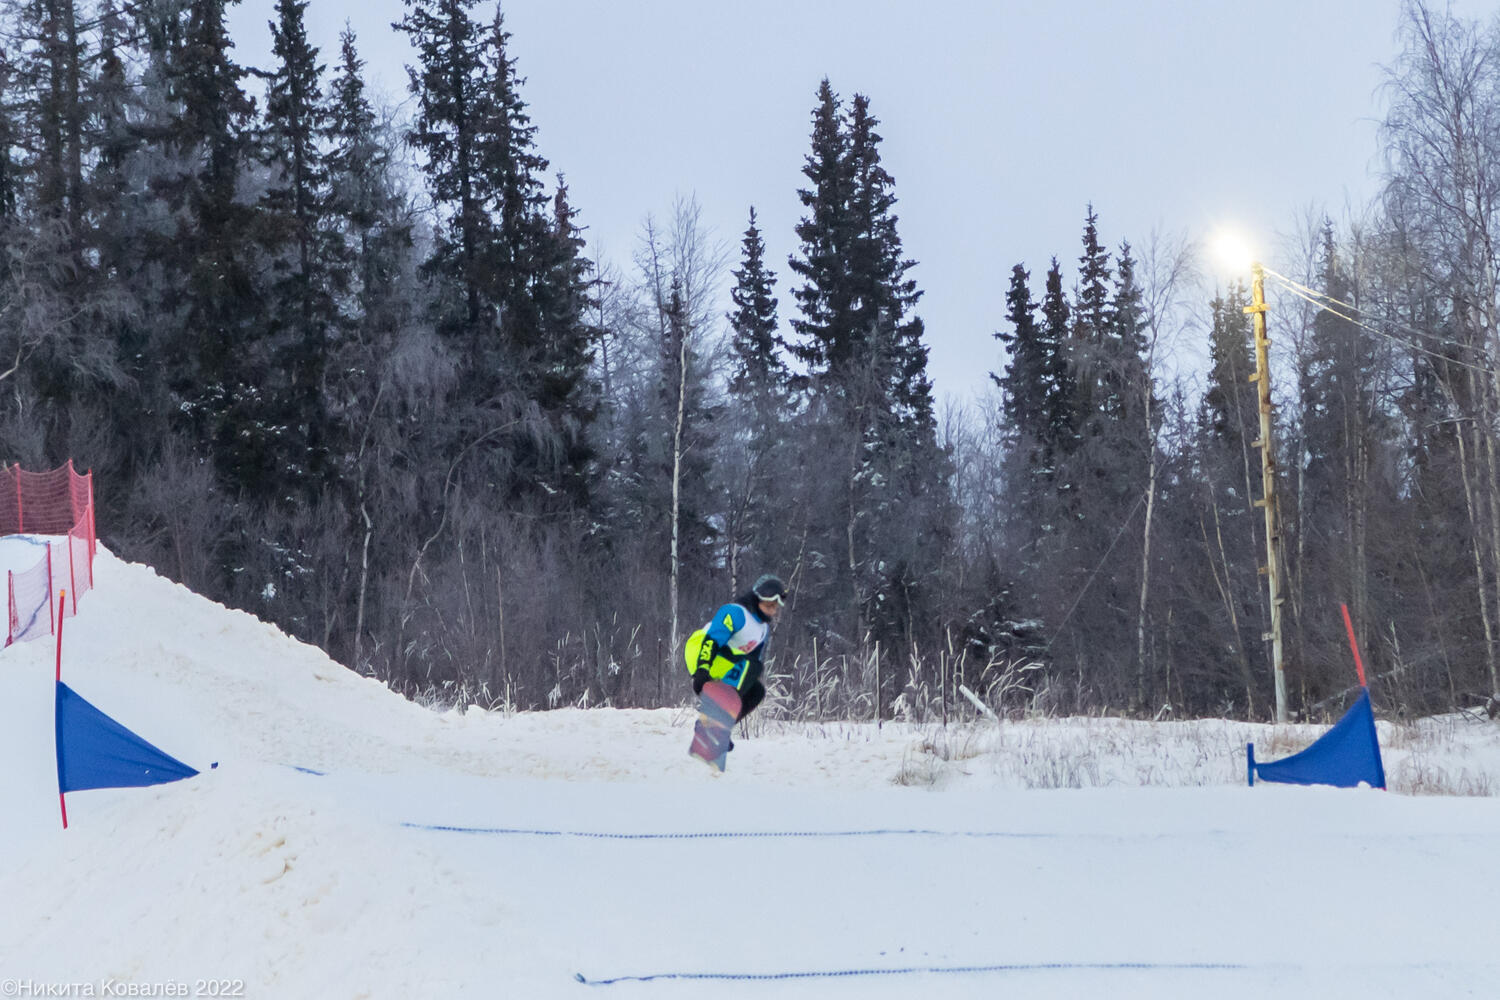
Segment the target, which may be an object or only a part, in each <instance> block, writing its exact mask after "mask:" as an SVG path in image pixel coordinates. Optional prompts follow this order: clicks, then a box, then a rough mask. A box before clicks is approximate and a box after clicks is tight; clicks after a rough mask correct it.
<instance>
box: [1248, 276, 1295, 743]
mask: <svg viewBox="0 0 1500 1000" xmlns="http://www.w3.org/2000/svg"><path fill="white" fill-rule="evenodd" d="M1266 310H1267V306H1266V269H1265V268H1264V267H1262V266H1261V265H1260V264H1258V263H1257V264H1252V265H1251V278H1250V305H1248V306H1246V307H1245V312H1247V313H1250V314H1251V315H1252V317H1253V318H1254V325H1255V374H1253V375H1251V376H1250V381H1252V382H1255V383H1256V384H1257V388H1258V390H1259V393H1258V395H1259V397H1260V406H1259V407H1258V409H1259V410H1260V439H1259V440H1257V441H1256V442H1255V447H1257V448H1259V449H1260V483H1261V498H1260V499H1259V500H1257V501H1255V506H1257V507H1262V508H1264V509H1265V512H1266V564H1265V565H1264V566H1262V567H1261V568H1260V571H1261V573H1263V574H1264V575H1265V577H1266V587H1267V589H1268V590H1269V591H1270V596H1271V631H1270V632H1267V633H1266V634H1265V635H1264V636H1262V638H1264V639H1269V640H1270V641H1271V665H1272V669H1273V670H1274V671H1275V679H1276V721H1277V722H1278V723H1285V722H1286V672H1285V671H1284V670H1283V669H1282V666H1283V661H1282V647H1281V605H1282V602H1283V601H1284V600H1285V598H1283V597H1282V596H1281V558H1280V547H1281V536H1280V534H1279V530H1278V527H1277V526H1278V524H1279V521H1278V519H1277V516H1276V448H1275V446H1274V445H1273V444H1272V437H1271V366H1270V360H1269V354H1270V350H1269V348H1270V345H1271V340H1270V338H1269V337H1267V336H1266Z"/></svg>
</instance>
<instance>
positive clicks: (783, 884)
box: [0, 539, 1500, 1000]
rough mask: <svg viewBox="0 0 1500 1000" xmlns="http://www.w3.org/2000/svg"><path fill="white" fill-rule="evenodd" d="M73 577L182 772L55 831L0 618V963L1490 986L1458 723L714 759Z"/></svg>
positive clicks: (1117, 983)
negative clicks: (445, 699)
mask: <svg viewBox="0 0 1500 1000" xmlns="http://www.w3.org/2000/svg"><path fill="white" fill-rule="evenodd" d="M27 548H28V546H26V544H25V543H24V542H21V541H17V540H14V539H11V540H5V541H3V542H0V568H3V567H4V566H6V565H7V560H9V561H10V562H9V564H10V565H24V564H25V562H26V561H27V558H26V557H27V552H26V551H25V550H26V549H27ZM95 576H96V587H95V589H94V590H93V591H92V592H90V593H88V594H87V595H85V597H84V599H83V602H82V604H81V605H80V608H79V613H78V616H77V617H76V618H73V619H70V620H69V621H68V622H67V625H66V634H65V637H64V638H65V641H64V646H63V676H64V679H65V680H67V681H68V682H69V684H70V685H71V686H72V687H74V688H75V689H76V690H77V691H78V692H79V693H80V694H82V695H83V696H84V697H86V698H88V699H89V700H90V701H92V702H93V703H94V704H96V705H97V706H99V707H100V708H101V709H103V710H104V711H106V712H108V713H110V714H111V715H113V716H114V717H115V718H117V719H119V720H120V721H121V722H123V723H124V724H126V725H127V726H129V727H131V728H132V729H134V730H135V731H136V732H137V733H139V734H141V735H142V736H144V737H145V738H146V739H148V740H150V741H152V742H153V743H155V744H156V745H157V746H159V747H160V748H161V749H163V750H165V751H166V752H168V753H170V754H172V755H174V756H176V757H178V758H179V759H181V760H183V761H185V762H187V763H189V764H191V765H193V766H195V767H197V768H199V769H200V770H202V771H203V773H202V774H201V775H200V776H198V777H197V778H193V779H189V780H187V781H182V782H177V783H174V784H169V785H162V786H157V787H154V788H145V789H120V790H102V791H91V792H80V793H75V794H72V795H70V796H69V797H68V812H69V820H70V823H71V826H70V829H68V830H67V831H66V832H65V831H63V830H62V829H61V824H60V821H59V816H58V802H57V794H56V774H55V771H54V758H53V733H52V697H53V696H52V680H53V669H54V668H53V657H54V653H55V649H54V646H53V644H52V642H51V641H50V640H39V641H36V642H31V643H25V644H20V645H17V646H13V647H11V648H9V649H6V650H4V651H3V652H0V762H3V763H0V1000H3V998H5V997H15V996H59V995H72V996H84V995H110V992H109V991H111V990H113V991H114V992H115V995H129V994H130V993H131V992H132V991H133V993H134V995H141V994H142V993H144V992H147V991H152V990H154V991H156V993H157V995H187V996H243V997H249V998H283V997H285V998H302V997H306V998H361V997H370V998H387V997H390V998H398V997H399V998H408V997H416V998H425V997H452V996H473V997H504V998H523V1000H525V998H550V997H564V998H568V997H572V998H583V997H587V996H601V997H610V996H614V997H619V998H637V997H684V998H689V997H691V998H698V997H705V996H712V997H714V998H715V1000H719V998H737V997H756V998H762V997H778V998H781V997H851V998H853V997H859V998H862V1000H863V998H875V1000H880V998H887V997H914V996H922V997H929V996H936V997H985V998H992V997H995V996H1007V997H1057V998H1064V997H1066V998H1074V997H1099V996H1108V997H1110V998H1111V1000H1128V998H1148V997H1149V998H1163V997H1184V998H1188V997H1192V998H1199V997H1214V998H1216V1000H1228V998H1240V997H1244V998H1249V997H1255V998H1262V997H1267V996H1275V997H1278V998H1283V1000H1284V998H1290V997H1319V998H1328V997H1361V998H1368V997H1393V998H1394V997H1401V998H1425V997H1434V998H1436V997H1443V998H1446V997H1462V996H1476V997H1493V996H1496V995H1500V949H1497V947H1496V943H1495V942H1496V930H1497V918H1496V916H1495V913H1496V900H1495V896H1494V890H1493V888H1492V886H1491V884H1490V883H1491V881H1492V880H1491V877H1490V873H1491V872H1492V870H1493V868H1494V864H1495V858H1496V857H1497V856H1500V725H1496V724H1495V723H1492V722H1489V721H1487V720H1480V719H1475V718H1469V717H1465V716H1454V717H1449V718H1444V719H1440V720H1428V721H1424V722H1423V723H1421V724H1418V725H1411V726H1402V727H1393V726H1391V725H1389V724H1387V723H1381V725H1380V734H1381V742H1382V746H1383V747H1384V749H1385V762H1386V768H1387V772H1388V774H1389V775H1390V778H1391V782H1392V787H1393V791H1392V792H1390V793H1385V792H1378V791H1370V790H1335V789H1326V788H1324V789H1308V788H1295V787H1282V786H1270V785H1258V786H1257V787H1255V788H1253V789H1251V788H1247V787H1245V777H1244V766H1245V765H1244V743H1245V742H1246V740H1250V739H1253V740H1254V741H1255V742H1256V744H1257V752H1258V754H1260V755H1261V756H1262V757H1265V758H1271V757H1275V756H1280V755H1281V754H1283V753H1285V752H1289V751H1290V750H1293V749H1296V748H1298V747H1300V746H1302V745H1305V743H1306V742H1308V741H1309V740H1310V739H1311V738H1312V736H1313V735H1315V733H1316V732H1317V731H1318V730H1316V729H1311V728H1305V729H1304V728H1298V727H1286V728H1282V729H1279V730H1276V729H1272V728H1271V727H1264V726H1252V725H1246V724H1239V723H1230V722H1204V723H1162V724H1149V723H1130V722H1123V721H1118V720H1103V719H1092V720H1051V721H1045V720H1043V721H1037V722H1026V723H1006V724H1004V725H1002V726H997V725H995V724H994V723H983V724H980V723H965V724H961V725H960V724H954V725H950V726H949V727H948V728H947V729H943V728H941V727H937V726H921V727H913V726H904V725H892V724H887V725H885V726H884V727H882V728H880V729H878V730H877V729H876V728H875V727H874V726H873V725H868V724H853V723H828V724H822V725H793V724H789V723H778V722H775V721H765V720H762V721H758V722H757V723H756V724H755V725H753V726H752V727H751V730H750V732H749V733H748V734H745V735H742V736H740V737H739V738H737V741H736V742H737V748H736V750H735V751H734V753H733V754H732V755H731V757H730V762H729V771H728V772H727V773H726V774H725V775H723V776H722V777H715V776H713V775H712V774H711V773H710V772H709V771H708V769H707V768H705V767H703V765H701V764H699V763H698V762H696V761H694V760H692V759H690V758H689V757H688V756H687V752H686V751H687V745H688V741H689V732H690V727H691V716H690V714H689V712H688V711H687V709H686V708H685V707H684V708H679V709H661V710H654V711H637V710H610V709H594V710H577V709H566V710H559V711H555V712H547V713H537V714H518V715H504V714H490V713H484V712H479V711H472V710H471V711H469V712H466V713H463V714H460V713H457V712H434V711H431V710H428V709H426V708H422V707H420V706H417V705H413V704H411V703H409V702H407V701H405V700H403V699H401V698H400V697H398V696H396V695H394V694H392V693H390V692H389V691H387V690H386V689H385V688H384V687H382V686H381V685H380V684H378V683H376V682H374V681H371V680H368V679H364V678H360V677H358V676H356V675H354V674H352V673H350V672H349V671H347V670H345V669H343V668H342V667H340V666H338V665H336V664H334V663H332V662H331V661H329V660H328V659H327V658H326V657H325V656H323V655H322V654H321V653H320V652H318V651H317V650H315V649H312V648H310V647H307V646H304V645H300V644H298V643H296V642H294V641H292V640H291V639H288V638H287V637H285V636H284V635H282V634H281V633H279V632H278V631H277V630H276V629H274V628H272V627H270V626H268V625H265V624H264V623H261V622H259V621H257V620H255V619H254V618H252V617H250V616H248V615H245V614H242V613H239V612H235V611H230V610H226V609H225V608H223V607H221V606H219V605H216V604H213V603H211V602H209V601H206V600H204V599H203V598H201V597H198V596H196V595H194V594H192V593H191V592H189V591H188V590H186V589H184V588H182V587H179V586H177V585H175V584H172V583H170V582H168V581H166V580H165V579H163V578H161V577H159V576H157V575H156V574H155V573H154V572H153V571H152V570H151V569H149V568H147V567H143V566H138V565H131V564H127V563H124V562H122V561H120V560H118V559H116V558H115V557H113V556H112V555H110V554H109V553H108V552H107V551H105V550H103V549H102V548H101V550H100V553H99V559H98V563H97V566H96V574H95ZM214 762H217V763H218V765H219V766H218V767H217V768H216V769H210V767H209V765H210V764H212V763H214ZM315 772H316V773H315ZM1412 793H1419V794H1412ZM1433 793H1441V794H1433ZM1455 793H1456V794H1455ZM580 975H581V976H582V977H583V978H584V979H585V980H587V982H580V981H579V979H578V978H577V977H578V976H580Z"/></svg>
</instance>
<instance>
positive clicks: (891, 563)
mask: <svg viewBox="0 0 1500 1000" xmlns="http://www.w3.org/2000/svg"><path fill="white" fill-rule="evenodd" d="M878 124H879V123H878V121H877V120H876V119H875V117H874V116H873V115H872V114H871V113H870V109H869V101H868V99H867V98H865V97H864V96H863V95H856V96H855V98H854V100H853V103H852V106H851V108H850V111H849V112H848V114H847V115H844V114H842V113H841V106H840V104H839V101H838V98H837V97H836V96H835V95H834V93H833V89H832V86H831V85H830V84H829V82H828V80H826V79H825V80H823V81H822V84H821V85H820V87H819V90H818V103H817V107H816V108H815V110H814V112H813V132H812V151H811V153H810V154H809V156H808V157H807V160H806V162H805V164H804V167H803V174H804V176H806V177H807V179H808V181H809V182H810V187H808V188H805V189H803V190H801V191H800V192H799V195H800V197H801V198H802V202H803V205H804V207H805V208H806V210H807V214H806V215H804V217H803V219H802V220H801V222H800V223H799V225H798V227H797V235H798V237H799V239H800V240H801V248H800V249H801V252H800V254H798V255H794V256H793V258H792V260H791V266H792V269H793V271H794V272H795V273H796V274H797V275H798V276H799V277H800V278H802V280H803V284H802V286H801V287H799V288H796V289H794V291H793V295H794V297H795V298H796V300H797V302H798V305H799V307H800V309H801V317H800V319H797V320H794V321H793V323H792V326H793V329H794V330H795V331H796V332H797V333H798V334H799V335H800V340H799V342H798V343H797V345H796V347H795V348H794V351H795V353H796V355H797V356H798V358H799V359H800V360H801V361H802V362H803V363H804V364H805V365H806V367H807V380H808V384H809V386H810V388H811V396H810V405H811V407H812V412H813V416H814V420H815V422H817V423H819V424H820V425H821V427H820V432H821V434H822V435H824V441H825V443H824V445H823V447H825V448H827V449H828V451H829V452H830V456H831V458H832V460H833V461H834V462H837V463H838V465H837V466H835V467H836V468H838V469H839V471H838V472H837V473H836V475H837V477H838V478H837V482H838V483H839V484H840V485H839V487H838V489H837V492H836V494H835V495H834V496H832V497H827V498H824V499H822V500H821V501H820V502H819V503H818V507H819V508H820V510H819V515H820V516H821V517H822V518H824V519H825V520H824V521H823V523H822V525H821V526H820V527H819V529H818V530H819V531H820V532H826V533H827V536H828V537H827V540H828V541H829V542H833V543H834V544H836V545H837V546H838V551H839V553H840V555H839V558H838V560H837V562H836V563H834V564H833V565H832V566H830V567H828V569H829V570H832V573H831V578H829V579H827V580H824V581H820V582H821V583H823V584H825V585H828V586H829V587H830V589H831V592H832V593H833V594H835V595H836V594H840V593H842V594H847V595H849V598H850V601H851V604H850V605H849V606H846V609H845V610H844V612H843V613H844V614H846V615H848V614H854V615H855V616H856V617H857V620H856V621H853V622H851V621H849V620H847V619H846V620H845V622H844V623H843V624H842V626H841V627H842V628H849V627H858V628H860V629H861V631H862V632H865V633H867V634H869V635H870V636H871V637H873V638H876V639H880V640H885V641H907V640H911V639H914V638H915V637H914V636H913V635H912V630H913V627H914V624H915V623H916V622H918V621H924V620H930V618H929V616H927V615H925V614H924V613H923V610H922V609H924V608H930V606H931V605H930V602H931V600H932V597H933V596H934V592H933V576H932V573H933V571H934V569H935V568H936V567H937V566H938V565H940V563H941V561H942V558H943V555H944V554H945V552H944V549H945V546H946V545H947V544H948V542H949V538H950V535H949V518H950V515H951V509H950V506H949V499H948V497H947V492H946V468H947V457H946V455H945V454H944V453H943V452H942V450H941V449H940V448H939V447H938V445H937V440H936V418H935V414H934V407H933V402H932V385H931V382H930V380H929V379H928V377H927V372H926V366H927V348H926V346H925V345H924V344H923V334H924V331H923V325H922V321H921V319H920V318H919V317H917V316H915V315H914V314H913V309H914V307H915V305H916V303H917V301H918V299H919V298H920V296H921V293H920V291H918V289H917V286H916V283H915V281H913V280H912V279H911V278H910V277H909V276H908V273H907V272H908V271H909V270H910V269H911V268H912V267H913V266H914V262H913V261H911V260H908V259H906V257H905V254H904V252H903V249H902V245H901V240H900V237H899V234H898V232H897V226H896V222H897V220H896V215H895V212H894V207H895V202H896V199H895V194H894V181H893V179H892V178H891V176H890V174H889V173H888V172H887V171H886V170H885V168H884V166H883V165H882V162H881V157H880V143H881V141H882V140H881V136H880V134H879V133H878V132H877V130H876V129H877V126H878ZM835 540H837V541H835Z"/></svg>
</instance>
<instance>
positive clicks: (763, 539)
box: [726, 207, 793, 587]
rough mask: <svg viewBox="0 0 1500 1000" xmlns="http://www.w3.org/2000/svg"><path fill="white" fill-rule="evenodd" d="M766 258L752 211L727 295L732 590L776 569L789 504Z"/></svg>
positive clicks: (782, 380) (782, 394)
mask: <svg viewBox="0 0 1500 1000" xmlns="http://www.w3.org/2000/svg"><path fill="white" fill-rule="evenodd" d="M765 252H766V246H765V241H764V239H763V238H762V236H761V232H760V229H759V227H758V226H757V225H756V216H755V209H754V208H753V207H752V208H751V209H750V223H749V227H748V228H747V229H746V230H745V235H744V239H743V241H742V243H741V259H740V266H739V267H738V268H736V269H735V270H734V272H733V274H734V279H735V285H734V287H733V288H732V289H730V292H729V297H730V300H731V301H732V302H733V303H734V307H735V308H734V309H733V310H732V311H731V312H730V313H729V314H728V316H727V317H726V318H727V319H728V320H729V330H730V350H731V352H732V354H733V357H732V361H731V365H732V367H731V369H730V374H729V392H730V395H731V396H732V397H733V398H734V399H735V401H736V406H737V409H738V410H739V411H740V412H742V413H744V414H746V416H747V417H748V419H746V420H742V421H734V422H732V423H731V425H730V428H729V431H730V433H731V434H733V435H735V438H736V440H735V444H736V446H737V447H738V449H739V450H738V453H737V456H736V457H735V458H734V459H733V460H731V462H730V463H728V467H729V468H731V469H735V470H736V473H735V474H733V475H732V476H731V477H729V478H730V482H728V483H727V484H726V485H727V487H728V490H727V495H728V497H729V514H728V524H727V528H728V530H727V532H726V535H727V543H728V562H729V571H730V580H731V583H733V584H734V585H735V587H739V586H740V585H742V584H743V583H744V582H745V580H744V577H745V576H747V573H746V571H745V570H744V567H745V566H746V564H747V561H754V560H759V564H760V565H767V566H770V565H779V564H780V561H781V559H782V558H784V557H785V553H783V552H781V551H778V550H777V546H776V545H775V543H774V540H775V537H776V532H775V528H776V526H777V524H778V523H780V520H781V518H782V516H783V511H784V510H785V507H786V502H787V497H786V492H785V476H786V474H787V472H789V471H790V470H789V468H787V466H788V464H789V463H790V462H791V461H793V459H792V457H791V455H790V454H789V452H788V448H789V442H788V441H787V440H786V439H787V431H788V429H789V424H790V421H791V417H792V414H791V413H790V412H789V410H790V408H791V406H792V399H791V391H790V386H791V380H792V375H791V371H790V369H788V367H787V364H786V360H785V359H784V358H783V357H782V353H781V349H782V344H781V340H780V338H779V337H778V335H777V314H776V308H777V300H776V297H775V295H774V294H773V293H774V291H775V286H776V275H775V274H773V273H772V272H771V271H770V270H769V269H768V268H767V267H766V261H765Z"/></svg>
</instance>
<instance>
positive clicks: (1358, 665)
mask: <svg viewBox="0 0 1500 1000" xmlns="http://www.w3.org/2000/svg"><path fill="white" fill-rule="evenodd" d="M1339 610H1340V611H1342V612H1343V613H1344V628H1345V630H1346V631H1348V633H1349V649H1350V650H1351V651H1352V652H1353V653H1354V669H1355V670H1358V671H1359V686H1360V687H1362V688H1367V687H1369V686H1370V685H1369V684H1367V683H1365V661H1364V660H1361V659H1360V658H1359V644H1358V643H1356V642H1355V641H1354V622H1352V621H1350V620H1349V605H1347V604H1340V605H1339Z"/></svg>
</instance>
